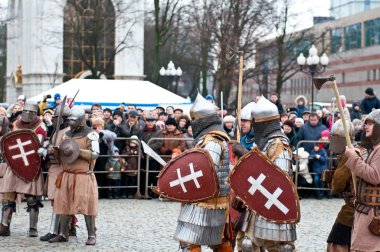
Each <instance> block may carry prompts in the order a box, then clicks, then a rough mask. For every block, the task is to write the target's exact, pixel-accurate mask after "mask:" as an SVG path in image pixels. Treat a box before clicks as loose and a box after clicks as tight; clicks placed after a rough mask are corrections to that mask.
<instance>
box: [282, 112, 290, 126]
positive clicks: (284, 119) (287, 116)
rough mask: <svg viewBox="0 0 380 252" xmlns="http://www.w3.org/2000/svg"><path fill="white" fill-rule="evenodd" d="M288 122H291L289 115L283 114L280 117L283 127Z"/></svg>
mask: <svg viewBox="0 0 380 252" xmlns="http://www.w3.org/2000/svg"><path fill="white" fill-rule="evenodd" d="M287 120H289V115H288V113H283V114H281V115H280V121H281V125H283V124H284V122H286V121H287Z"/></svg>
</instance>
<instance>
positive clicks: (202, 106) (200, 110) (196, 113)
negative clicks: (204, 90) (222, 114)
mask: <svg viewBox="0 0 380 252" xmlns="http://www.w3.org/2000/svg"><path fill="white" fill-rule="evenodd" d="M212 114H217V111H216V110H215V105H214V104H212V103H210V102H208V101H207V100H206V99H205V98H203V96H202V95H201V94H199V93H198V95H197V98H196V99H195V101H194V104H193V106H192V107H191V108H190V118H191V120H197V119H200V118H204V117H207V116H209V115H212Z"/></svg>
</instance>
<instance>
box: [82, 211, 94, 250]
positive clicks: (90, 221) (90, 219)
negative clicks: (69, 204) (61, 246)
mask: <svg viewBox="0 0 380 252" xmlns="http://www.w3.org/2000/svg"><path fill="white" fill-rule="evenodd" d="M84 220H85V221H86V227H87V233H88V239H87V241H86V245H95V243H96V233H95V230H96V228H95V216H90V215H85V216H84Z"/></svg>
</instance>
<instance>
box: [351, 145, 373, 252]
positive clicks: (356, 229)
mask: <svg viewBox="0 0 380 252" xmlns="http://www.w3.org/2000/svg"><path fill="white" fill-rule="evenodd" d="M346 166H347V167H348V168H349V169H350V170H352V171H353V172H354V173H355V175H356V176H358V177H361V178H362V179H364V180H365V181H367V182H368V183H371V184H373V185H379V184H380V144H378V145H377V146H375V147H374V149H373V151H372V152H371V154H370V155H369V157H368V159H367V162H365V161H364V160H362V159H361V157H359V156H358V155H353V156H349V157H348V160H347V162H346ZM373 215H374V211H373V209H371V210H370V212H369V213H368V215H367V214H364V213H359V212H358V211H355V216H354V226H353V229H352V236H351V250H354V251H380V236H376V235H374V234H372V233H371V232H370V231H369V229H368V225H369V224H370V222H371V221H372V218H373Z"/></svg>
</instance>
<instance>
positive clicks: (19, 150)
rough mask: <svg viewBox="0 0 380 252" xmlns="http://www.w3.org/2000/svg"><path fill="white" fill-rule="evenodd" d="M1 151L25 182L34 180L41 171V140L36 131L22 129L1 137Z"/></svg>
mask: <svg viewBox="0 0 380 252" xmlns="http://www.w3.org/2000/svg"><path fill="white" fill-rule="evenodd" d="M0 144H1V152H2V153H3V155H4V157H5V159H6V161H7V163H8V165H9V166H10V167H11V169H12V170H13V172H14V173H15V174H16V175H17V176H18V177H20V178H21V179H22V180H24V181H25V182H32V181H34V180H35V179H36V178H37V176H38V175H39V173H40V166H41V158H40V156H39V155H38V153H37V151H38V148H39V147H40V142H39V141H38V138H37V136H36V134H35V133H34V131H32V130H27V129H22V130H15V131H12V132H9V133H7V134H5V135H4V136H3V137H2V138H1V142H0Z"/></svg>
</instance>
